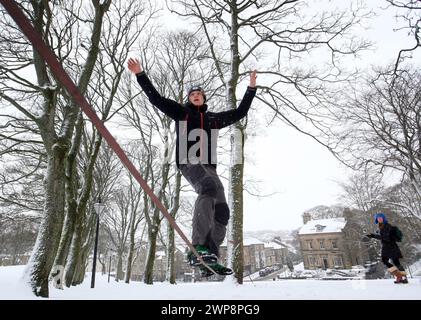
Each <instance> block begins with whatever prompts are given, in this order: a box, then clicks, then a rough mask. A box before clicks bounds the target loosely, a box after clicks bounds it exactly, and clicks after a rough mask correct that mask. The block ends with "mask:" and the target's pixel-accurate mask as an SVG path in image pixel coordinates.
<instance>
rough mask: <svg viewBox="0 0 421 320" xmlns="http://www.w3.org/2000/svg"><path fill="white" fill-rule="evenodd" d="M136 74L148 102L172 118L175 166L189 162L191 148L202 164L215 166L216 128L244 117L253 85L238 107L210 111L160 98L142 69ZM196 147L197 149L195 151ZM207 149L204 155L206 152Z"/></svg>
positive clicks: (254, 92)
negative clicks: (175, 138)
mask: <svg viewBox="0 0 421 320" xmlns="http://www.w3.org/2000/svg"><path fill="white" fill-rule="evenodd" d="M136 77H137V82H138V83H139V84H140V86H141V87H142V89H143V91H144V92H145V94H146V95H147V96H148V98H149V101H150V102H151V103H152V104H153V105H154V106H155V107H157V108H158V109H159V110H161V111H162V112H163V113H165V114H166V115H167V116H168V117H170V118H171V119H173V120H175V124H176V133H177V145H176V163H177V166H178V167H179V166H180V164H185V163H189V162H190V161H188V160H189V159H188V154H189V153H188V152H189V151H191V152H193V154H194V155H195V156H196V157H197V158H198V159H200V162H201V163H205V164H211V165H212V166H214V167H215V168H216V146H217V138H218V135H217V130H219V129H222V128H225V127H227V126H229V125H231V124H233V123H235V122H237V121H238V120H240V119H242V118H243V117H245V116H246V115H247V112H248V110H249V109H250V105H251V102H252V101H253V98H254V96H255V94H256V88H252V87H248V88H247V91H246V93H245V94H244V97H243V99H242V100H241V103H240V105H239V106H238V108H237V109H235V110H229V111H224V112H209V111H207V105H206V104H204V105H203V106H201V107H196V106H194V105H193V104H191V103H190V102H187V103H185V104H184V105H181V104H179V103H178V102H176V101H174V100H171V99H167V98H164V97H162V96H161V95H160V94H159V93H158V91H157V90H156V89H155V87H154V86H153V84H152V83H151V81H150V80H149V78H148V77H147V75H146V73H145V72H140V73H138V74H136ZM195 129H199V130H195ZM200 129H202V130H200ZM212 131H213V132H212ZM205 133H206V135H205ZM188 138H190V140H188ZM206 138H207V139H206ZM205 144H207V146H206V145H205ZM192 147H193V149H192ZM196 150H197V152H195V151H196ZM201 150H204V152H203V154H201V153H200V151H201ZM206 151H207V154H205V152H206Z"/></svg>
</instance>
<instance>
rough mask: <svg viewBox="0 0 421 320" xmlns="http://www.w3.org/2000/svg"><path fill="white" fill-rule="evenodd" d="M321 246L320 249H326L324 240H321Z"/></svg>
mask: <svg viewBox="0 0 421 320" xmlns="http://www.w3.org/2000/svg"><path fill="white" fill-rule="evenodd" d="M319 245H320V249H324V248H325V242H324V240H319Z"/></svg>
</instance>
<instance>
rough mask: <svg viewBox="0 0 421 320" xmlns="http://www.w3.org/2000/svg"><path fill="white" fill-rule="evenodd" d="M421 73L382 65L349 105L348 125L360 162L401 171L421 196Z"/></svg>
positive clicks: (347, 137) (346, 140)
mask: <svg viewBox="0 0 421 320" xmlns="http://www.w3.org/2000/svg"><path fill="white" fill-rule="evenodd" d="M420 83H421V76H420V73H419V71H418V70H417V69H413V68H411V67H408V68H406V69H405V70H403V69H402V70H398V71H397V72H395V71H394V70H393V67H391V68H388V69H386V70H383V71H378V72H376V74H375V75H374V76H373V78H372V79H371V80H370V81H367V83H366V87H367V89H366V90H362V92H361V93H355V96H354V97H352V98H350V100H349V101H350V102H349V103H348V104H347V105H346V106H344V109H343V110H344V112H343V114H342V121H343V122H342V123H343V124H344V125H343V128H344V130H343V131H342V134H341V135H340V137H339V139H340V140H341V143H343V144H344V145H347V146H348V152H349V154H350V155H352V157H351V158H349V159H348V161H349V163H350V164H352V165H353V166H354V167H357V168H358V167H362V166H365V165H366V164H370V165H372V166H375V167H377V168H378V170H379V171H383V170H386V169H391V170H393V171H395V172H396V171H397V172H400V173H401V174H402V177H403V180H405V181H407V182H408V183H410V186H411V187H412V192H413V193H414V196H415V197H417V198H418V199H419V200H421V198H420V196H421V180H420V178H421V175H420V173H421V153H420V135H421V133H420V132H421V115H420V106H421V100H420V97H421V94H420Z"/></svg>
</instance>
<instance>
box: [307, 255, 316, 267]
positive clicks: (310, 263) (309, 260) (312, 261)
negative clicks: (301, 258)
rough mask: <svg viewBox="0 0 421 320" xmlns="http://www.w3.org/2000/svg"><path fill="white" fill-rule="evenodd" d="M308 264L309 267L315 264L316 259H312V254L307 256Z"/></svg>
mask: <svg viewBox="0 0 421 320" xmlns="http://www.w3.org/2000/svg"><path fill="white" fill-rule="evenodd" d="M308 264H309V265H310V267H314V266H315V264H316V260H315V259H314V257H313V256H308Z"/></svg>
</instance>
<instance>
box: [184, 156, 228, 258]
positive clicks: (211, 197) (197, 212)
mask: <svg viewBox="0 0 421 320" xmlns="http://www.w3.org/2000/svg"><path fill="white" fill-rule="evenodd" d="M180 170H181V173H182V174H183V176H184V177H185V178H186V180H187V181H188V182H189V183H190V185H191V186H192V187H193V188H194V190H195V191H196V193H197V194H198V197H197V199H196V203H195V205H194V212H193V226H192V227H193V231H192V244H193V245H194V246H196V245H203V246H206V247H207V248H208V249H209V250H210V252H212V253H214V254H216V255H217V256H219V247H220V245H221V244H222V242H223V241H224V239H225V234H226V226H227V224H228V220H229V207H228V204H227V201H226V199H225V194H224V186H223V185H222V182H221V180H220V179H219V177H218V175H217V173H216V169H215V168H214V167H213V166H211V165H207V164H183V165H180Z"/></svg>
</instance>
